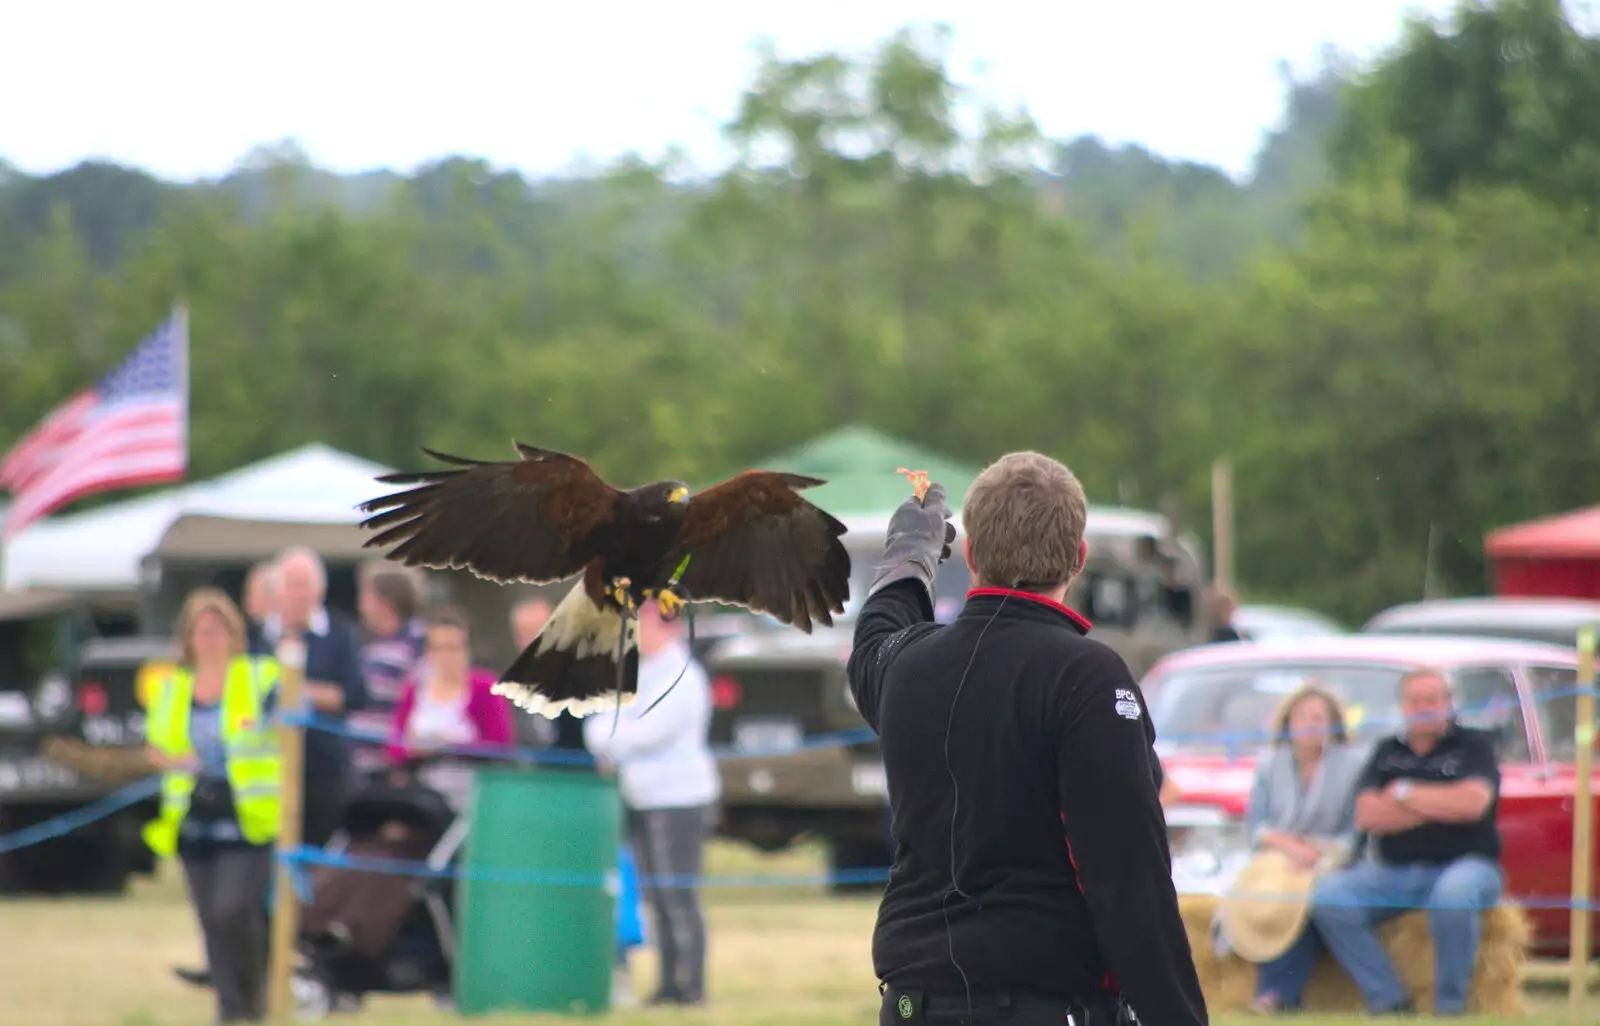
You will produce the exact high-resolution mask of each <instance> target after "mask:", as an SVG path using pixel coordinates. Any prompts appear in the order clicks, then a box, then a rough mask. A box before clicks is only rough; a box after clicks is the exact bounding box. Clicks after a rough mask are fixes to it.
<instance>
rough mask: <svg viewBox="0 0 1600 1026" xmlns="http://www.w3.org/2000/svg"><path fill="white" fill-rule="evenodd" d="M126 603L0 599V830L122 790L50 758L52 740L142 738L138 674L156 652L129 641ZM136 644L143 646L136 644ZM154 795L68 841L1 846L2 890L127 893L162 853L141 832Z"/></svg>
mask: <svg viewBox="0 0 1600 1026" xmlns="http://www.w3.org/2000/svg"><path fill="white" fill-rule="evenodd" d="M134 622H135V621H134V610H133V608H132V605H131V603H130V602H129V601H128V600H127V599H126V597H124V598H122V599H113V600H104V601H103V600H100V599H97V598H96V597H94V596H85V595H66V594H59V593H52V592H23V593H16V594H10V595H6V596H4V598H3V600H0V835H6V834H12V833H15V832H16V831H20V830H26V829H27V828H29V827H33V826H36V825H38V824H41V823H45V822H47V821H50V820H52V819H54V818H55V817H58V816H61V815H63V814H66V813H70V812H72V811H74V810H76V809H79V808H81V807H82V806H84V805H85V804H88V803H90V802H93V801H95V800H96V799H99V798H102V797H104V796H106V795H107V794H109V793H111V792H112V791H114V790H116V789H117V787H118V786H119V785H118V784H116V783H112V782H109V781H105V780H99V779H95V778H91V777H86V776H83V775H82V774H80V773H78V772H76V771H74V770H73V769H71V768H69V767H67V766H64V765H62V764H60V763H58V762H56V761H54V760H52V759H50V758H48V757H46V756H45V754H44V752H43V751H42V749H43V744H44V741H45V739H46V738H49V737H67V738H75V739H77V740H80V741H84V742H87V743H88V744H91V745H95V746H99V747H119V746H123V745H127V746H132V747H140V746H142V744H143V730H144V721H143V709H142V707H140V705H139V703H138V699H137V696H136V694H135V691H136V689H135V686H134V678H135V674H136V673H137V671H138V668H139V666H140V665H142V664H143V663H144V662H145V660H146V659H147V658H149V656H150V655H151V654H152V652H151V651H146V649H148V648H149V646H147V645H146V646H140V645H139V643H138V642H137V641H135V640H134V639H130V638H127V637H95V636H93V635H95V634H97V633H100V632H105V633H112V634H115V633H118V632H126V631H131V630H132V629H133V624H134ZM130 644H133V645H134V646H135V648H136V649H138V650H137V651H135V650H133V649H130V648H129V645H130ZM154 812H155V800H154V799H153V798H152V799H150V800H148V801H143V802H140V803H137V804H135V805H132V806H130V807H128V808H125V809H122V810H120V811H118V812H116V813H115V814H113V815H111V816H108V817H106V818H104V819H101V820H98V821H97V822H94V823H90V824H87V825H84V826H82V827H80V828H78V829H76V830H73V831H71V832H70V833H66V834H64V835H63V836H60V837H53V838H49V839H45V840H43V841H41V842H40V843H37V844H31V845H28V846H26V847H22V848H18V849H17V850H15V851H10V852H0V893H9V894H17V893H33V892H47V893H64V892H87V893H119V892H121V891H122V890H123V889H124V888H125V887H126V886H127V883H128V878H129V876H130V875H131V874H133V873H138V872H143V873H148V872H151V871H152V870H153V869H154V860H153V859H152V857H151V854H150V852H149V850H148V848H146V847H145V845H144V843H143V842H142V841H141V840H140V837H139V828H140V827H141V826H142V825H143V823H144V821H145V820H146V819H148V818H149V817H150V816H151V815H153V814H154Z"/></svg>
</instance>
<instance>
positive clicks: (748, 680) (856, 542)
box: [706, 507, 1209, 890]
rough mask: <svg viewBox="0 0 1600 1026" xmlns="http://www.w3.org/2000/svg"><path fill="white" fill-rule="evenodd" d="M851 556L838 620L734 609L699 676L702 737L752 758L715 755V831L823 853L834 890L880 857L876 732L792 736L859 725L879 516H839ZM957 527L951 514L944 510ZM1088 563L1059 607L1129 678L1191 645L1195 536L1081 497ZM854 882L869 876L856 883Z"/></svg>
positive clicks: (1201, 619)
mask: <svg viewBox="0 0 1600 1026" xmlns="http://www.w3.org/2000/svg"><path fill="white" fill-rule="evenodd" d="M840 519H841V520H842V521H843V522H844V523H845V526H846V527H847V529H848V533H847V534H846V535H845V539H844V540H845V543H846V546H847V547H848V548H849V550H850V556H851V561H852V563H853V568H854V569H853V576H852V580H851V594H850V600H849V602H848V603H847V604H846V610H845V616H844V617H843V618H842V619H841V620H838V621H836V624H835V626H834V627H832V628H826V627H818V628H816V629H815V630H814V632H813V633H812V634H810V635H806V634H802V633H801V632H799V631H796V630H794V629H792V628H785V627H781V626H779V625H777V624H776V623H775V622H774V621H772V620H770V619H767V618H764V617H757V616H751V615H749V614H742V615H744V616H745V618H746V621H747V623H746V626H745V628H744V630H743V631H742V632H741V634H740V636H738V637H732V638H728V639H727V640H724V641H722V642H721V643H720V644H719V645H717V646H716V647H715V648H713V649H712V650H711V651H710V653H709V654H708V656H707V658H706V667H707V671H708V673H709V674H710V675H711V677H712V705H713V711H712V722H711V737H712V743H713V744H719V745H727V746H731V747H732V748H734V749H736V750H737V749H745V750H748V751H750V752H751V753H752V754H751V755H749V756H737V757H735V758H731V759H726V760H724V761H723V762H722V763H721V771H722V786H723V799H722V815H721V822H720V826H719V833H720V834H721V835H722V836H725V837H728V838H731V839H736V840H740V841H744V842H747V843H749V844H751V845H753V846H755V847H757V848H759V849H761V850H762V851H768V852H771V851H779V850H782V849H784V848H787V847H788V846H790V845H791V844H793V843H795V841H797V840H798V839H800V838H802V837H810V838H817V839H821V840H823V841H825V842H826V844H827V846H828V849H829V864H830V867H831V869H832V870H833V872H834V874H835V881H834V887H835V888H836V889H839V890H845V889H854V886H862V885H860V884H857V885H852V884H850V883H849V882H848V881H847V880H842V879H840V878H839V874H841V873H844V872H847V871H850V870H861V869H866V868H874V867H882V866H886V865H888V864H889V862H890V861H891V860H892V859H891V856H892V848H891V841H890V838H889V817H888V790H887V787H886V783H885V778H884V772H883V763H882V760H881V758H880V756H879V754H878V744H877V741H876V740H875V739H867V740H863V741H862V742H860V743H858V744H850V745H847V746H842V747H812V748H808V747H806V746H805V745H804V744H803V739H805V738H807V737H813V736H815V735H818V734H828V733H834V732H839V731H848V730H861V729H862V728H864V727H865V723H864V722H863V720H862V719H861V715H860V713H859V712H858V711H857V710H856V708H855V703H854V701H853V699H852V697H851V694H850V687H849V683H848V681H847V679H846V677H845V665H846V662H847V661H848V659H849V657H850V647H851V637H852V633H853V631H854V621H855V614H856V612H857V611H858V610H859V608H860V604H861V601H862V599H863V597H864V596H865V594H866V589H867V585H868V584H869V582H870V581H871V579H872V575H873V571H874V568H875V566H876V564H877V561H878V559H879V557H880V556H881V554H882V552H883V543H884V536H885V532H886V530H887V526H888V517H887V516H875V517H841V518H840ZM956 524H957V528H958V530H959V528H960V520H959V518H958V519H957V520H956ZM1087 537H1088V539H1089V559H1088V561H1087V564H1086V565H1085V567H1084V571H1083V573H1082V574H1080V575H1079V577H1078V579H1077V581H1076V582H1075V583H1074V586H1073V588H1072V590H1071V592H1070V594H1069V595H1068V604H1069V605H1070V606H1072V607H1073V608H1074V609H1076V610H1077V611H1078V612H1080V613H1082V614H1083V615H1084V616H1086V617H1087V618H1088V619H1089V620H1090V621H1091V622H1092V623H1093V624H1094V626H1095V629H1094V636H1095V637H1096V638H1098V639H1100V640H1101V641H1104V642H1106V643H1107V644H1109V645H1111V646H1112V647H1113V648H1115V649H1116V650H1117V651H1118V652H1119V653H1121V655H1122V657H1123V658H1124V659H1125V660H1127V662H1128V664H1129V666H1130V667H1131V668H1132V670H1133V672H1134V674H1135V675H1136V676H1137V675H1142V674H1143V673H1144V672H1145V670H1147V669H1148V668H1149V667H1150V666H1151V665H1152V664H1153V663H1154V662H1155V661H1156V660H1157V659H1158V658H1160V657H1161V656H1163V655H1165V654H1166V653H1168V652H1171V651H1174V650H1176V649H1180V648H1187V647H1189V646H1192V645H1200V644H1204V643H1205V642H1206V641H1207V640H1208V638H1209V630H1208V626H1207V622H1206V617H1205V616H1204V612H1203V594H1204V590H1205V585H1206V576H1205V572H1204V569H1203V566H1202V562H1201V554H1200V549H1199V546H1198V544H1197V543H1196V542H1195V540H1194V539H1193V538H1190V537H1188V536H1180V535H1179V534H1177V533H1176V532H1175V531H1174V530H1173V528H1172V524H1171V522H1170V521H1169V520H1168V519H1167V518H1166V517H1164V516H1161V515H1160V514H1156V513H1148V512H1144V511H1141V510H1130V509H1122V508H1115V507H1091V508H1090V510H1089V520H1088V526H1087ZM956 544H957V549H956V553H957V554H956V555H955V556H954V557H953V558H952V559H950V560H949V561H948V562H946V563H945V564H943V565H942V566H941V567H940V568H939V580H938V598H937V603H936V605H937V608H936V609H935V617H936V618H937V619H939V620H940V621H942V622H948V621H949V620H951V619H953V618H954V617H955V615H956V614H957V613H959V612H960V609H961V606H962V604H963V603H964V601H965V596H966V592H967V590H968V588H969V587H970V584H971V582H970V579H969V575H968V573H967V569H966V564H965V562H964V561H963V560H962V558H961V557H960V554H959V553H960V549H959V546H960V544H961V543H960V539H959V536H958V539H957V543H956ZM865 886H876V885H875V884H868V885H865Z"/></svg>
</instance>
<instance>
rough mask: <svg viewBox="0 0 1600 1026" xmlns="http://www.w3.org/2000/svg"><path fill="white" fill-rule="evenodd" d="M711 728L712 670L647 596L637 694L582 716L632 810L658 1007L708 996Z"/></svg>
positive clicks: (716, 780) (715, 786)
mask: <svg viewBox="0 0 1600 1026" xmlns="http://www.w3.org/2000/svg"><path fill="white" fill-rule="evenodd" d="M674 682H676V686H674ZM669 689H670V691H669ZM663 695H665V696H666V697H664V698H663V697H662V696H663ZM658 699H660V704H659V705H655V708H653V709H652V708H651V706H652V705H654V704H655V702H656V701H657V700H658ZM646 709H649V710H650V711H649V712H648V713H646V712H645V710H646ZM613 723H614V724H615V728H616V729H615V732H613V730H612V727H613ZM710 730H711V686H710V681H709V679H708V678H707V676H706V672H705V670H704V668H702V667H701V666H700V664H699V663H698V662H696V661H695V660H694V658H693V656H691V655H690V652H689V646H688V645H687V644H686V643H685V642H684V639H683V637H682V632H681V630H680V627H679V625H678V624H677V623H666V622H663V621H662V619H661V615H660V613H659V611H658V610H657V609H656V605H655V603H654V602H650V603H647V604H646V605H644V606H643V607H641V608H640V610H639V693H638V697H637V698H636V699H635V700H634V702H633V703H632V704H631V705H628V706H626V707H624V708H623V709H622V711H621V713H620V714H618V713H612V712H598V713H595V714H594V715H592V716H589V717H587V718H586V719H584V721H583V736H584V743H585V745H586V747H587V748H588V749H589V751H590V752H591V753H592V754H593V755H594V757H595V759H596V760H597V761H598V762H599V763H600V764H601V767H602V769H603V770H608V769H610V768H614V769H615V771H616V773H617V780H618V785H619V787H620V789H621V792H622V800H623V803H624V804H625V805H626V806H627V808H628V828H629V829H628V832H629V835H630V838H631V840H632V843H633V849H634V852H635V853H636V855H637V858H638V863H639V876H640V878H641V883H642V885H643V886H642V890H643V891H644V895H645V899H646V900H647V901H648V902H649V904H650V910H651V913H652V918H653V925H654V927H655V930H654V935H655V941H656V945H657V947H658V949H659V951H660V956H661V984H660V987H659V988H658V989H657V991H656V993H655V994H654V995H653V996H652V997H651V998H650V1000H649V1002H648V1003H649V1004H653V1005H663V1004H666V1005H699V1004H703V1003H704V1002H705V963H706V927H705V918H704V916H703V915H702V914H701V912H700V899H699V895H698V893H697V892H696V890H695V888H694V887H693V886H691V885H692V883H693V882H694V881H695V880H696V879H697V878H698V877H699V875H700V864H701V855H702V851H703V849H704V845H705V838H706V834H707V833H708V831H709V828H710V826H711V821H712V810H713V808H714V806H715V804H716V801H717V799H718V798H720V797H721V796H722V781H721V778H720V777H719V776H718V774H717V764H716V761H715V759H713V757H712V755H711V748H710V744H709V740H708V735H709V733H710ZM658 883H666V884H667V885H668V886H657V884H658Z"/></svg>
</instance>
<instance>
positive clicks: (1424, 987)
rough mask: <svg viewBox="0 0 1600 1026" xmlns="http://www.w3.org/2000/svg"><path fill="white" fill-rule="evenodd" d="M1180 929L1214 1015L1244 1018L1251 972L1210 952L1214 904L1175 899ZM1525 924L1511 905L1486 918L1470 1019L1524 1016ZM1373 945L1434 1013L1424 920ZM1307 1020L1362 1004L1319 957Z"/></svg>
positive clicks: (1327, 959) (1381, 932) (1422, 1008)
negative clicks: (1234, 1014) (1380, 947)
mask: <svg viewBox="0 0 1600 1026" xmlns="http://www.w3.org/2000/svg"><path fill="white" fill-rule="evenodd" d="M1178 904H1179V907H1180V909H1181V910H1182V912H1183V925H1184V929H1185V931H1186V932H1187V933H1188V935H1189V947H1190V949H1191V950H1192V951H1193V952H1194V964H1195V970H1196V972H1197V973H1198V974H1199V976H1200V987H1201V989H1202V990H1203V991H1204V992H1205V996H1206V1007H1207V1008H1208V1009H1209V1010H1210V1011H1212V1012H1228V1011H1243V1010H1246V1009H1248V1008H1249V1007H1250V1002H1251V1000H1252V999H1253V998H1254V997H1255V992H1256V967H1255V966H1254V965H1252V964H1250V963H1249V962H1246V961H1245V960H1244V959H1242V958H1240V957H1239V956H1238V955H1229V956H1228V957H1227V958H1225V959H1219V958H1218V957H1217V954H1216V951H1215V950H1214V949H1213V947H1212V944H1211V917H1212V914H1213V913H1215V911H1216V908H1217V904H1218V899H1217V898H1216V897H1215V896H1213V895H1209V894H1184V895H1180V896H1179V898H1178ZM1529 936H1530V929H1529V925H1528V917H1527V915H1526V914H1525V913H1524V912H1523V911H1522V909H1520V908H1518V907H1516V906H1515V905H1500V906H1499V907H1498V908H1494V909H1491V910H1490V911H1488V912H1486V913H1484V921H1483V938H1482V940H1481V941H1480V943H1479V944H1478V960H1477V964H1476V965H1475V966H1474V967H1473V971H1472V989H1471V993H1470V996H1469V998H1468V1002H1467V1011H1468V1012H1470V1013H1472V1014H1475V1015H1493V1016H1497V1017H1501V1018H1506V1017H1510V1016H1520V1015H1525V1014H1527V1004H1526V1001H1525V1000H1524V998H1523V993H1522V981H1523V973H1524V971H1525V969H1526V968H1527V963H1528V939H1529ZM1378 939H1379V940H1380V941H1381V942H1382V943H1383V947H1384V950H1386V951H1388V953H1389V958H1390V960H1391V961H1392V962H1393V963H1394V967H1395V972H1396V973H1397V974H1398V975H1399V977H1400V982H1401V983H1404V984H1405V985H1406V987H1407V989H1409V990H1410V991H1411V1000H1412V1001H1413V1002H1415V1004H1416V1006H1417V1011H1418V1012H1421V1013H1429V1012H1432V1011H1433V965H1434V961H1433V938H1432V936H1431V935H1430V934H1429V932H1428V915H1427V913H1426V912H1421V911H1412V912H1406V913H1403V914H1402V915H1400V916H1398V917H1397V918H1395V919H1391V920H1389V921H1388V922H1387V923H1384V924H1383V925H1382V926H1380V927H1378ZM1303 1008H1304V1010H1305V1011H1308V1012H1361V1011H1362V1010H1364V1008H1365V1002H1364V1001H1363V1000H1362V998H1361V992H1360V991H1359V990H1357V989H1356V985H1355V983H1354V982H1352V981H1351V979H1350V977H1349V976H1348V975H1346V973H1345V971H1344V968H1343V967H1342V966H1340V965H1339V964H1338V963H1337V962H1335V961H1334V960H1333V956H1332V955H1330V954H1328V952H1327V950H1326V949H1324V950H1322V952H1321V953H1320V955H1319V957H1318V958H1317V968H1316V970H1315V971H1314V972H1313V973H1312V974H1311V982H1310V984H1309V985H1308V986H1307V987H1306V994H1305V1003H1304V1006H1303Z"/></svg>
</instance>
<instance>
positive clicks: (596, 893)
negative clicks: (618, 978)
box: [455, 768, 621, 1015]
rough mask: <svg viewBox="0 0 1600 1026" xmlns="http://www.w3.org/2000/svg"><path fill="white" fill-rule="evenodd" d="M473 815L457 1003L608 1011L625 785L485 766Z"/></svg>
mask: <svg viewBox="0 0 1600 1026" xmlns="http://www.w3.org/2000/svg"><path fill="white" fill-rule="evenodd" d="M470 814H471V817H472V819H471V829H470V831H469V833H468V835H467V845H466V854H465V857H464V858H463V860H462V864H463V870H464V875H463V878H462V879H461V880H458V881H457V892H456V899H457V900H456V908H457V916H456V936H457V941H458V945H457V950H456V964H455V999H456V1008H457V1010H458V1011H460V1012H461V1013H462V1014H464V1015H475V1014H483V1013H491V1012H501V1011H517V1010H525V1011H536V1012H566V1013H578V1014H583V1013H598V1012H604V1011H606V1010H608V1009H609V1007H610V1004H611V971H612V966H613V965H614V964H615V961H616V948H617V929H616V900H617V899H616V894H617V891H618V876H617V848H618V846H619V844H620V842H621V838H620V836H619V833H620V816H621V801H620V799H619V798H618V796H617V788H616V783H615V782H614V781H612V780H609V779H607V778H605V777H601V776H600V775H598V774H595V773H582V772H572V771H569V770H563V769H549V770H529V769H515V768H495V769H482V770H479V771H477V773H476V774H475V780H474V784H473V788H472V804H471V807H470ZM541 875H542V876H544V879H543V880H542V881H541V880H539V879H537V878H539V877H540V876H541ZM529 878H535V879H529Z"/></svg>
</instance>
